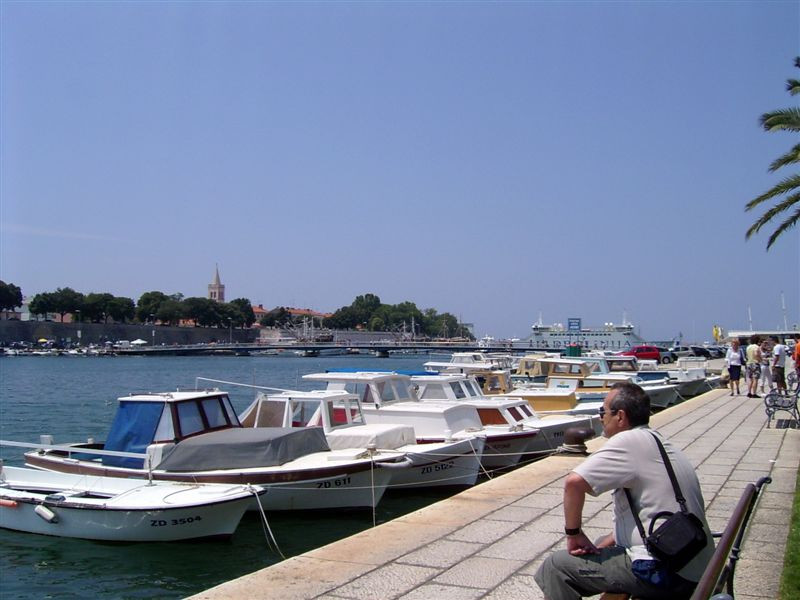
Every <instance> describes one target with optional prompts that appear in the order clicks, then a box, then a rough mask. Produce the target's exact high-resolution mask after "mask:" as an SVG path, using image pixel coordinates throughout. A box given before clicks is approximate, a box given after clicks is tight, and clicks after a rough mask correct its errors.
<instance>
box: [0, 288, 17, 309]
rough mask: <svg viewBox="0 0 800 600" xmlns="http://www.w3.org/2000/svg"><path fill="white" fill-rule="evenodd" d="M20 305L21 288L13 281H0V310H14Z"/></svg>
mask: <svg viewBox="0 0 800 600" xmlns="http://www.w3.org/2000/svg"><path fill="white" fill-rule="evenodd" d="M18 306H22V290H20V289H19V288H18V287H17V286H16V285H14V284H13V283H6V282H5V281H0V310H14V309H15V308H17V307H18Z"/></svg>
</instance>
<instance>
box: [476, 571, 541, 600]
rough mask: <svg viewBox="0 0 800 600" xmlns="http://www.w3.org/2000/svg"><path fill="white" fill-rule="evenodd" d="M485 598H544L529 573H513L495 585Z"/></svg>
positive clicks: (536, 599) (510, 599)
mask: <svg viewBox="0 0 800 600" xmlns="http://www.w3.org/2000/svg"><path fill="white" fill-rule="evenodd" d="M485 598H486V599H487V600H544V594H543V593H542V590H540V589H539V586H538V585H537V584H536V581H535V580H534V578H533V577H531V576H530V575H514V576H513V577H509V578H508V579H506V580H505V581H504V582H503V583H501V584H500V585H499V586H497V587H496V588H495V589H494V590H492V592H490V593H489V594H487V595H486V596H485Z"/></svg>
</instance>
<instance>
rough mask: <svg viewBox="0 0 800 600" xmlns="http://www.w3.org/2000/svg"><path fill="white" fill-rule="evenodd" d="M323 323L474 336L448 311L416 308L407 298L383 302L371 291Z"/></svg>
mask: <svg viewBox="0 0 800 600" xmlns="http://www.w3.org/2000/svg"><path fill="white" fill-rule="evenodd" d="M323 325H324V326H325V327H329V328H331V329H366V330H367V331H404V332H406V333H413V334H414V335H415V336H422V337H432V338H433V337H445V338H453V337H462V338H468V339H474V336H473V335H472V334H471V333H470V331H469V330H468V329H467V328H466V327H465V326H464V325H463V324H461V323H460V322H459V320H458V319H457V318H456V317H455V316H453V315H451V314H450V313H447V312H445V313H441V314H440V313H439V312H437V311H436V309H434V308H426V309H424V310H420V309H419V308H417V305H416V304H414V303H413V302H409V301H406V302H401V303H399V304H383V303H382V302H381V299H380V298H379V297H378V296H377V295H375V294H364V295H361V296H357V297H356V299H355V300H353V302H352V303H351V304H350V305H349V306H343V307H342V308H340V309H339V310H337V311H336V312H335V313H333V315H331V316H330V317H328V318H327V319H325V320H324V321H323ZM412 325H413V328H414V330H413V331H412Z"/></svg>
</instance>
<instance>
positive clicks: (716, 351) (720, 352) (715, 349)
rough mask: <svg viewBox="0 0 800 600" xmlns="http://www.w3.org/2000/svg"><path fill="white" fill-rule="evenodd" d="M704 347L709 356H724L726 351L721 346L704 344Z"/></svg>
mask: <svg viewBox="0 0 800 600" xmlns="http://www.w3.org/2000/svg"><path fill="white" fill-rule="evenodd" d="M706 348H707V349H708V351H709V352H710V353H711V358H725V353H726V352H727V351H728V349H727V348H723V347H722V346H706Z"/></svg>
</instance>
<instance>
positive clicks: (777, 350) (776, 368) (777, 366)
mask: <svg viewBox="0 0 800 600" xmlns="http://www.w3.org/2000/svg"><path fill="white" fill-rule="evenodd" d="M772 340H773V342H775V345H774V346H773V348H772V377H773V379H774V380H775V386H776V387H777V388H778V393H779V394H783V395H784V396H785V395H786V355H787V354H788V352H789V348H787V347H786V346H785V345H784V344H783V343H782V342H781V341H780V340H779V339H778V337H777V336H772Z"/></svg>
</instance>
